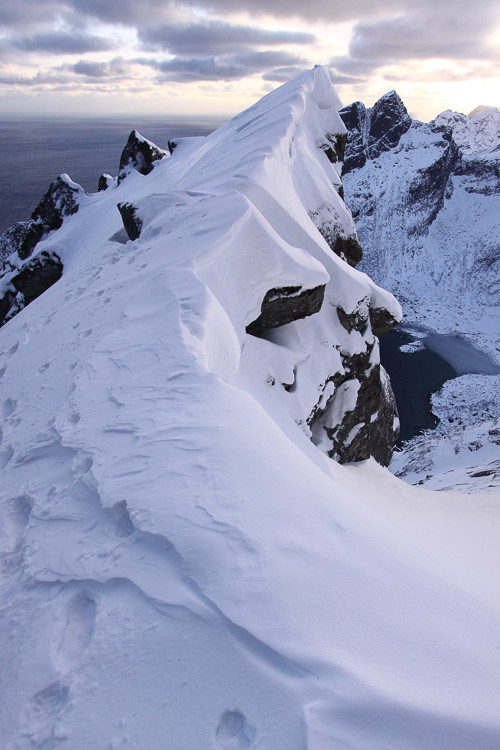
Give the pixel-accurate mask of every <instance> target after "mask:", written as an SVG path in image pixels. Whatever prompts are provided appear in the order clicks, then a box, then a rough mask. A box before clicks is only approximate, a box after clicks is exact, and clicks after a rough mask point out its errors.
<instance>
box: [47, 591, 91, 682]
mask: <svg viewBox="0 0 500 750" xmlns="http://www.w3.org/2000/svg"><path fill="white" fill-rule="evenodd" d="M95 614H96V603H95V601H94V599H93V598H92V596H91V595H90V594H89V593H87V592H85V591H81V592H79V593H78V594H76V595H75V596H74V597H73V598H72V599H71V600H70V602H69V603H68V605H67V608H66V622H65V624H64V629H63V634H62V637H61V642H60V643H59V647H58V649H57V653H56V657H55V663H56V667H57V669H58V670H59V671H60V672H62V673H63V674H65V673H66V672H69V671H70V670H71V669H73V668H74V667H75V666H76V665H77V664H78V661H79V660H80V657H81V656H82V654H83V652H84V651H85V649H86V648H87V647H88V645H89V643H90V641H91V640H92V636H93V634H94V623H95Z"/></svg>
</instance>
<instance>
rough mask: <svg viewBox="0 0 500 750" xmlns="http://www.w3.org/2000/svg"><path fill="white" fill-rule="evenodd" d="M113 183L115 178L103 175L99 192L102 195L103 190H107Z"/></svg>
mask: <svg viewBox="0 0 500 750" xmlns="http://www.w3.org/2000/svg"><path fill="white" fill-rule="evenodd" d="M112 182H113V178H112V177H111V175H110V174H102V175H101V176H100V177H99V181H98V183H97V192H98V193H102V191H103V190H107V189H108V188H109V186H110V184H111V183H112Z"/></svg>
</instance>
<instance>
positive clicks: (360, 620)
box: [0, 68, 500, 750]
mask: <svg viewBox="0 0 500 750" xmlns="http://www.w3.org/2000/svg"><path fill="white" fill-rule="evenodd" d="M338 106H339V102H338V98H337V96H336V94H335V92H334V90H333V88H332V86H331V83H330V80H329V77H328V74H327V72H326V71H325V70H324V69H322V68H315V69H314V70H313V71H311V72H309V73H306V74H304V75H303V76H300V77H299V78H298V79H295V80H294V81H292V82H290V83H289V84H286V85H285V86H283V87H282V88H281V89H278V90H277V91H275V92H273V93H272V94H270V95H269V96H268V97H266V98H264V99H263V100H262V101H261V102H259V103H258V104H256V105H254V107H252V108H250V110H248V111H247V112H245V113H242V114H241V115H239V116H238V117H236V118H235V119H234V120H232V121H230V122H229V123H227V124H226V125H225V126H223V127H222V128H220V129H219V130H218V131H215V133H213V134H212V135H211V136H209V137H207V138H206V139H202V140H200V141H199V142H198V141H197V142H196V143H192V144H189V147H186V149H184V151H183V147H182V145H181V146H179V149H175V150H174V152H173V154H172V157H171V158H169V159H166V160H162V161H159V162H157V163H156V165H155V168H154V170H153V171H152V172H151V174H150V175H147V176H143V175H140V174H139V173H137V172H134V171H131V172H130V173H129V174H128V175H127V177H126V178H125V179H124V180H123V181H122V182H121V183H120V184H119V185H117V184H115V185H114V186H110V187H109V188H108V190H106V191H104V192H101V193H98V194H95V195H92V196H89V197H88V198H87V199H86V200H85V203H84V205H82V206H81V208H80V210H79V212H78V213H77V214H74V215H72V216H69V217H66V218H65V220H64V223H63V225H62V227H61V228H60V229H59V230H57V232H54V233H52V234H51V235H49V236H48V238H47V239H45V240H44V241H43V242H41V243H40V248H38V246H37V252H38V251H39V250H40V251H41V250H43V248H44V247H51V248H55V249H57V252H58V253H59V254H60V255H61V258H62V259H63V262H64V273H63V276H62V278H61V279H60V280H59V281H58V282H57V283H56V284H55V285H54V286H52V287H51V288H50V289H48V291H47V292H45V293H44V294H43V295H42V296H41V297H39V298H38V299H36V300H35V301H34V302H32V303H31V305H29V306H28V307H26V308H25V309H24V310H23V311H21V312H20V313H19V314H18V315H17V316H16V317H15V318H13V319H12V320H11V321H9V322H8V323H7V324H6V325H5V326H4V327H3V328H2V329H1V330H0V375H1V381H2V395H1V399H2V402H1V414H2V422H1V445H0V450H1V453H0V459H1V463H0V466H2V482H1V522H0V545H1V547H0V548H1V554H2V563H3V565H2V568H1V579H0V582H1V587H2V594H1V597H2V598H1V601H2V620H1V621H0V634H1V635H0V643H1V649H2V672H1V676H0V685H1V695H2V701H1V703H0V712H1V717H2V718H1V722H0V725H1V726H2V730H1V732H2V741H3V744H4V747H5V748H6V749H7V750H14V749H16V750H19V749H23V750H24V749H25V748H26V750H27V749H28V748H39V750H42V748H45V749H48V748H52V747H57V748H61V750H63V749H64V748H67V749H68V750H70V749H71V750H79V749H80V748H81V749H82V750H83V749H84V748H89V747H92V748H96V750H97V749H99V750H100V749H101V748H102V749H103V750H104V749H107V748H122V747H137V748H139V747H142V748H151V750H156V748H158V750H159V749H160V748H164V747H166V746H168V748H169V750H186V749H187V748H210V749H211V750H229V749H231V750H243V749H244V748H255V749H256V750H257V748H258V749H259V750H337V749H338V748H341V747H345V748H347V747H349V748H351V750H371V749H372V748H373V750H379V749H380V748H381V747H385V748H391V749H392V748H393V749H394V750H406V749H408V750H426V749H427V748H428V749H429V750H431V749H432V750H434V749H435V748H437V747H439V748H454V750H470V748H472V747H474V748H481V750H490V749H491V750H494V749H496V748H497V747H498V745H499V742H500V722H499V716H498V699H497V691H498V679H499V670H500V657H499V650H498V626H499V619H500V607H499V600H498V591H497V582H496V580H495V575H494V574H493V571H496V570H498V565H499V562H500V560H499V557H500V552H499V546H498V535H497V530H498V524H499V523H500V494H499V493H498V492H496V493H495V492H492V493H490V494H489V495H488V496H487V498H486V497H485V496H481V495H476V496H474V495H471V496H467V495H462V496H460V495H457V494H452V493H439V494H438V495H436V494H433V493H430V492H428V491H427V490H423V489H420V488H414V487H410V486H409V485H406V484H405V483H403V482H401V481H400V480H398V479H397V478H395V477H394V476H392V475H391V474H390V472H389V471H387V470H385V469H382V468H381V467H379V466H378V465H377V464H376V463H375V462H374V461H373V460H369V461H366V462H363V463H361V464H358V465H351V466H340V465H338V464H337V463H335V462H334V461H332V460H331V459H329V458H328V457H327V456H326V455H325V453H323V452H322V451H321V450H319V449H318V447H317V446H316V445H315V444H314V443H313V442H312V440H311V439H310V437H311V436H310V434H309V430H308V428H307V425H306V424H305V417H306V415H307V414H309V413H310V411H311V409H312V408H313V407H314V405H315V404H316V403H317V402H318V400H319V399H320V398H321V397H322V396H324V393H323V390H322V389H323V388H326V387H328V386H327V384H325V383H326V377H327V375H328V373H331V372H332V368H333V371H335V368H337V369H338V367H339V366H340V364H341V362H340V351H342V350H346V351H349V352H351V353H353V352H356V351H358V350H359V351H364V350H365V346H366V341H367V340H371V341H372V343H373V337H372V334H371V332H370V330H369V326H368V331H367V332H366V334H363V335H362V334H361V333H359V332H358V331H353V332H352V333H350V334H348V333H347V331H346V330H345V329H344V328H343V327H342V326H341V325H340V323H339V321H338V319H337V316H336V315H335V314H334V313H335V309H334V307H335V305H338V304H342V306H343V307H344V309H345V310H347V311H349V310H353V309H355V308H356V305H358V304H360V303H361V302H362V301H363V300H365V301H366V299H369V298H372V299H376V304H377V306H382V307H387V308H389V309H390V310H392V311H393V312H394V313H397V312H398V310H399V308H398V304H397V303H396V302H395V300H394V299H393V298H392V296H391V295H390V294H389V293H387V292H384V291H383V290H382V289H380V288H379V287H377V286H376V285H375V284H374V283H373V282H371V280H370V279H369V278H368V277H366V276H365V275H364V274H362V273H359V272H357V271H356V270H355V269H352V268H350V267H349V266H348V265H347V264H346V263H344V262H343V261H342V260H340V259H339V258H337V257H336V256H334V255H333V254H332V253H331V251H330V249H329V248H328V246H327V245H326V243H325V241H324V240H323V238H322V237H321V235H320V234H319V233H318V231H317V230H316V228H315V226H314V224H313V222H312V221H311V219H310V217H309V211H310V210H311V208H314V205H313V204H314V203H315V202H316V201H319V203H318V204H317V205H321V204H323V203H325V202H328V203H329V204H331V205H333V206H334V207H335V210H336V213H335V216H337V217H340V218H339V231H342V230H344V231H345V232H346V233H352V232H354V231H355V229H354V225H353V223H352V218H351V217H350V214H349V212H348V211H347V210H346V209H345V207H343V205H342V202H341V199H340V197H339V196H338V194H337V190H336V186H337V184H338V183H337V181H338V172H337V171H336V169H335V165H332V164H330V162H329V161H328V159H327V157H326V156H325V154H324V153H323V151H322V150H321V149H319V148H317V147H316V141H317V139H318V133H322V134H323V135H324V134H325V129H326V130H327V131H328V132H329V133H342V132H343V125H342V123H341V121H340V118H339V116H338V114H337V107H338ZM123 201H130V202H132V203H133V205H134V206H136V207H137V210H138V211H139V215H140V216H141V218H142V219H143V221H144V225H143V226H144V228H143V232H142V234H141V236H140V238H139V239H138V240H135V241H133V242H132V241H128V240H126V239H124V237H123V231H122V223H121V218H120V214H119V212H118V210H117V209H116V204H117V203H119V202H123ZM324 283H326V284H327V287H326V293H325V302H324V303H323V306H322V308H321V310H320V311H319V312H318V313H317V314H315V315H311V316H309V317H307V318H304V319H302V320H297V321H294V322H292V323H289V324H287V325H285V326H282V327H281V328H276V329H274V330H272V331H270V332H269V334H268V336H267V337H266V338H257V337H255V336H250V335H248V334H246V333H245V326H246V325H247V324H248V322H249V321H251V320H252V319H253V316H254V315H255V314H256V312H258V307H259V305H258V302H259V299H262V294H263V290H265V291H267V290H268V289H275V288H279V287H282V286H283V285H288V284H289V285H291V286H301V287H302V288H311V287H314V286H316V285H318V284H324ZM377 353H378V347H377V346H376V345H375V346H374V347H373V350H372V357H373V358H374V359H373V363H375V361H376V357H377ZM282 383H284V384H286V385H287V386H289V389H287V388H285V387H282V385H281V384H282ZM329 387H331V386H329ZM344 390H346V391H347V396H348V397H347V398H344V399H336V400H334V401H333V402H332V404H333V406H332V408H335V409H337V408H338V410H339V415H340V413H341V411H342V409H347V408H349V405H350V404H351V403H353V402H354V401H353V399H354V397H355V393H354V391H355V390H356V386H355V384H354V383H352V382H351V383H350V384H349V385H346V388H345V389H344ZM355 429H356V428H354V430H355ZM353 437H354V435H353Z"/></svg>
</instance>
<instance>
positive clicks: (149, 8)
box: [65, 0, 203, 26]
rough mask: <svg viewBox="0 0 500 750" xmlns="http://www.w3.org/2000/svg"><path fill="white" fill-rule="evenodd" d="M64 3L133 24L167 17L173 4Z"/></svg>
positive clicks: (134, 0)
mask: <svg viewBox="0 0 500 750" xmlns="http://www.w3.org/2000/svg"><path fill="white" fill-rule="evenodd" d="M181 4H182V3H181ZM192 4H193V5H196V3H194V2H193V3H192ZM201 4H203V0H202V3H201ZM65 5H67V6H70V7H71V8H73V9H74V10H75V11H77V12H78V13H80V14H81V15H83V16H90V17H93V18H98V19H99V20H100V21H104V22H106V23H116V24H120V25H130V26H135V25H137V24H144V23H148V22H154V21H157V20H161V19H164V18H168V17H169V16H170V15H171V14H172V11H173V8H174V5H175V4H174V2H170V1H169V0H141V2H139V0H66V2H65Z"/></svg>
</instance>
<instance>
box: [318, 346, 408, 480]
mask: <svg viewBox="0 0 500 750" xmlns="http://www.w3.org/2000/svg"><path fill="white" fill-rule="evenodd" d="M372 348H373V347H372ZM372 348H370V347H368V348H367V350H366V351H365V352H363V353H360V354H357V355H353V356H351V357H347V356H344V357H343V365H344V373H340V372H339V373H336V374H335V375H334V376H333V377H332V378H330V379H329V381H327V383H325V388H324V390H325V391H326V389H327V387H329V388H330V390H331V391H332V395H331V396H330V398H329V399H327V400H326V403H323V399H322V398H321V399H320V400H319V402H318V404H317V406H316V407H315V409H314V410H313V412H312V413H311V415H310V417H309V419H308V424H309V426H310V429H311V433H312V439H313V442H314V443H316V444H317V445H319V446H320V447H321V448H322V450H324V451H325V452H326V453H328V455H329V456H330V457H331V458H333V459H335V460H336V461H339V462H340V463H349V462H352V461H363V460H365V459H367V458H370V456H373V458H375V460H376V461H378V463H380V464H382V466H388V465H389V462H390V460H391V457H392V453H393V450H394V446H395V445H396V441H397V439H398V434H399V417H398V412H397V406H396V400H395V398H394V394H393V392H392V388H391V384H390V381H389V378H388V376H387V373H386V372H385V370H384V368H383V367H381V365H380V364H379V363H378V362H376V363H375V364H373V365H370V355H371V351H372Z"/></svg>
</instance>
